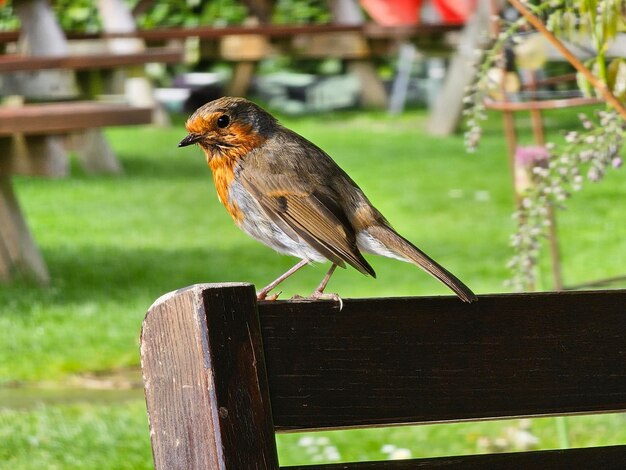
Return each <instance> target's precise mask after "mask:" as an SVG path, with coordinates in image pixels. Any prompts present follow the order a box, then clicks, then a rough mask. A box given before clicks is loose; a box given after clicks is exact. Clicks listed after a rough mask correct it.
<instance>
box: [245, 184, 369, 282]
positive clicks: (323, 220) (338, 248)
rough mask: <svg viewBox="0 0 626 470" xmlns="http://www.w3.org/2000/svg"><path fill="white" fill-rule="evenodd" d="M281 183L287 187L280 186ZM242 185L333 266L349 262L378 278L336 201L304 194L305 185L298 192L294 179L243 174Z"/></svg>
mask: <svg viewBox="0 0 626 470" xmlns="http://www.w3.org/2000/svg"><path fill="white" fill-rule="evenodd" d="M281 180H282V181H283V186H282V187H277V183H280V182H281ZM242 182H243V184H244V186H245V187H246V188H247V189H248V191H250V193H251V194H252V195H253V196H254V197H255V199H256V200H257V202H258V203H259V205H260V206H261V207H262V208H263V210H264V211H265V212H266V213H267V214H268V216H269V217H270V218H271V219H272V220H274V222H275V223H277V224H278V225H279V226H282V224H285V225H287V226H288V227H289V231H293V232H295V233H296V234H297V235H298V236H299V237H301V238H302V239H303V240H305V241H306V242H307V243H308V244H309V245H311V246H312V247H313V248H314V249H316V250H317V251H319V252H320V253H321V254H322V255H324V256H325V257H327V258H328V259H329V260H331V261H332V262H333V263H335V264H337V265H339V266H344V261H345V262H346V263H348V264H350V265H351V266H353V267H354V268H355V269H357V270H358V271H360V272H362V273H363V274H369V275H370V276H373V277H376V273H375V272H374V269H373V268H372V267H371V266H370V264H369V263H368V262H367V261H366V260H365V258H363V255H362V254H361V252H360V251H359V249H358V248H357V245H356V235H355V233H354V229H353V228H352V226H351V225H350V224H349V223H348V219H347V217H346V216H345V214H343V216H340V217H337V215H336V213H338V212H341V208H340V207H339V206H337V205H336V204H332V201H333V200H332V199H328V198H326V199H325V200H324V203H323V202H322V201H321V200H320V198H318V197H316V195H315V194H314V193H311V194H306V193H303V192H302V190H301V188H302V187H303V186H302V185H297V187H298V188H300V189H299V190H298V191H296V190H292V189H291V188H290V187H289V186H291V185H292V184H293V180H290V181H289V182H287V181H286V180H283V179H282V178H272V177H271V176H270V177H268V175H265V178H263V179H259V178H255V175H243V178H242ZM341 219H343V220H341ZM286 233H289V232H287V231H286Z"/></svg>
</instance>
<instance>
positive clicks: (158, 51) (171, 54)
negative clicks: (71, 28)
mask: <svg viewBox="0 0 626 470" xmlns="http://www.w3.org/2000/svg"><path fill="white" fill-rule="evenodd" d="M182 61H183V51H182V50H180V49H172V48H151V49H146V50H145V51H141V52H132V53H126V54H115V53H110V54H103V53H98V54H96V55H93V54H90V55H87V54H85V55H83V54H81V55H70V56H68V55H66V56H45V57H44V56H38V57H34V56H20V55H4V56H0V73H7V72H18V71H36V70H41V69H72V70H95V69H107V68H115V67H123V66H131V65H139V64H149V63H165V64H177V63H180V62H182Z"/></svg>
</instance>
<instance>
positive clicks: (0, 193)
mask: <svg viewBox="0 0 626 470" xmlns="http://www.w3.org/2000/svg"><path fill="white" fill-rule="evenodd" d="M15 6H16V11H17V13H18V15H19V16H20V19H21V22H22V29H21V32H20V33H21V35H22V36H23V39H25V42H27V43H28V47H29V52H30V53H29V54H17V53H16V54H5V55H4V56H2V57H0V73H1V74H3V78H4V92H5V94H11V95H22V96H24V99H23V100H20V101H27V103H26V104H17V105H16V104H15V103H14V101H15V100H9V101H11V103H12V104H5V105H4V106H2V107H0V148H1V149H2V157H1V158H0V280H8V279H11V278H12V277H13V276H14V274H16V273H21V274H22V275H24V276H26V277H31V278H34V279H35V280H36V281H38V282H40V283H43V284H45V283H47V282H48V281H49V279H50V277H49V274H48V270H47V267H46V265H45V262H44V260H43V258H42V256H41V254H40V252H39V250H38V248H37V246H36V244H35V242H34V239H33V237H32V235H31V234H30V231H29V229H28V225H27V223H26V220H25V217H24V215H23V213H22V211H21V209H20V205H19V203H18V199H17V196H16V194H15V191H14V189H13V185H12V177H13V176H15V175H27V176H40V177H60V176H66V175H67V172H68V155H67V149H68V147H70V146H72V147H73V149H74V150H76V151H77V153H78V156H79V160H80V162H81V164H82V165H83V167H84V168H85V170H86V171H88V172H107V173H119V172H120V171H121V165H120V164H119V162H118V161H117V159H116V157H115V155H114V153H113V151H112V150H111V148H110V146H109V145H108V143H107V141H106V139H105V138H104V136H103V135H102V133H101V129H102V128H104V127H108V126H127V125H137V124H149V123H151V122H152V121H153V113H154V107H153V106H150V104H149V103H144V104H140V105H134V104H131V103H128V102H125V101H119V100H118V101H119V102H106V101H98V100H95V99H94V98H95V97H94V90H93V89H90V87H89V84H88V80H83V81H82V83H81V81H80V80H79V79H77V77H76V75H75V73H76V72H77V71H81V72H82V71H86V72H88V73H95V72H96V71H107V72H108V71H116V70H120V69H128V68H129V67H130V68H134V67H138V66H141V65H143V64H146V63H152V62H160V63H178V62H181V61H182V57H183V55H182V51H181V50H180V49H172V48H149V49H145V50H128V51H123V52H94V53H84V54H70V52H69V49H68V47H67V41H66V38H65V36H64V34H63V31H62V30H61V28H60V27H59V25H58V23H57V22H56V20H55V18H54V15H53V13H52V11H51V9H50V6H49V4H48V3H47V2H46V1H45V0H22V1H16V3H15ZM4 39H7V40H8V39H9V35H8V34H5V36H4ZM15 39H19V38H17V37H16V38H15ZM80 84H83V85H85V84H87V86H86V87H83V88H82V90H81V88H80V86H79V85H80ZM85 98H86V99H85ZM32 99H35V101H36V103H29V102H28V101H31V100H32ZM46 101H48V102H46ZM69 137H71V139H69Z"/></svg>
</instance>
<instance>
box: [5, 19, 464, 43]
mask: <svg viewBox="0 0 626 470" xmlns="http://www.w3.org/2000/svg"><path fill="white" fill-rule="evenodd" d="M462 27H463V25H461V24H449V23H422V24H419V25H415V26H394V27H389V26H380V25H377V24H373V23H366V24H362V25H349V24H334V23H329V24H308V25H260V26H226V27H220V28H214V27H210V26H195V27H186V28H154V29H144V30H137V31H132V32H115V33H113V32H112V33H96V34H94V33H67V35H66V36H67V38H68V39H75V40H79V39H111V38H125V37H133V38H135V37H136V38H140V39H145V40H148V41H163V40H169V39H182V38H187V37H199V38H204V39H211V38H214V39H216V38H221V37H223V36H228V35H245V34H260V35H263V36H267V37H276V38H278V37H290V36H294V35H297V34H303V33H305V34H310V33H313V34H315V33H320V34H323V33H329V32H340V31H343V32H347V31H356V32H363V33H364V34H365V35H366V36H367V37H371V38H390V39H407V38H412V37H419V36H430V35H437V34H444V33H447V32H451V31H458V30H460V29H461V28H462ZM18 37H19V32H17V31H3V32H0V43H3V42H5V43H6V42H12V41H16V40H17V39H18Z"/></svg>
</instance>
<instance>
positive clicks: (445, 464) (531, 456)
mask: <svg viewBox="0 0 626 470" xmlns="http://www.w3.org/2000/svg"><path fill="white" fill-rule="evenodd" d="M625 462H626V446H607V447H592V448H585V449H567V450H545V451H533V452H513V453H504V454H488V455H463V456H458V457H437V458H431V459H412V460H393V461H386V462H355V463H337V464H331V465H304V466H291V467H281V468H282V469H283V470H356V469H359V470H369V469H374V468H375V469H380V470H410V469H413V468H458V469H463V470H466V469H467V470H472V469H489V470H500V469H502V470H511V469H531V468H536V469H550V470H557V469H563V470H571V469H572V468H580V469H582V468H597V469H600V468H601V469H602V470H613V469H615V470H621V469H623V468H624V463H625Z"/></svg>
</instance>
